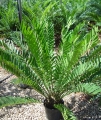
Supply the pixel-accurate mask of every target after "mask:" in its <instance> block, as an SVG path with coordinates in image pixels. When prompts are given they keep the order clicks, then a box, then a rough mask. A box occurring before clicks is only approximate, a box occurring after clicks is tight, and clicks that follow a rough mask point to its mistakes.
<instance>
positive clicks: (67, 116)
mask: <svg viewBox="0 0 101 120" xmlns="http://www.w3.org/2000/svg"><path fill="white" fill-rule="evenodd" d="M54 107H55V108H57V109H58V110H59V111H60V112H61V113H62V116H63V118H64V120H77V118H76V117H75V115H74V114H73V112H72V111H70V110H69V109H68V108H67V107H66V106H64V105H62V104H57V105H56V104H55V105H54Z"/></svg>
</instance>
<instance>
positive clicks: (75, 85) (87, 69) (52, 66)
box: [0, 4, 101, 120]
mask: <svg viewBox="0 0 101 120" xmlns="http://www.w3.org/2000/svg"><path fill="white" fill-rule="evenodd" d="M52 6H53V5H52V4H50V5H49V6H47V7H46V9H45V10H44V12H43V15H42V16H41V18H40V19H33V20H32V21H31V26H28V25H27V24H26V21H24V20H23V21H22V24H21V26H20V27H21V32H22V34H23V42H22V41H21V40H20V39H18V41H19V42H16V44H15V42H14V41H13V40H9V39H4V40H0V65H1V66H2V67H3V68H5V69H6V70H8V71H10V72H12V73H13V74H15V75H16V76H17V77H18V79H17V80H16V81H15V83H16V84H21V83H23V84H26V85H29V86H31V88H33V89H35V90H36V91H37V92H39V93H40V94H41V95H43V96H44V97H45V101H44V105H45V106H46V107H49V108H52V109H54V108H57V109H59V110H60V111H61V112H62V115H63V117H64V120H71V119H72V120H74V119H76V118H75V117H73V116H72V115H71V112H70V111H69V110H68V109H66V107H65V106H64V105H63V104H61V103H62V102H61V101H62V99H63V97H64V96H66V95H68V94H70V93H72V92H84V93H85V94H90V95H92V96H94V95H96V94H100V93H101V88H100V86H98V85H96V84H94V83H93V82H92V81H93V79H94V80H95V79H96V76H98V75H97V71H100V70H101V67H100V62H101V58H100V54H101V46H97V45H98V43H99V40H98V37H97V28H96V27H95V28H94V29H93V30H92V31H91V32H89V33H88V34H86V35H85V36H82V33H79V31H80V28H81V26H82V24H80V25H78V26H76V28H75V29H73V30H71V31H70V32H68V30H67V28H66V27H67V26H65V27H62V32H61V40H62V42H61V43H60V46H58V51H55V38H54V24H53V21H52V19H50V17H48V15H47V14H48V13H47V12H46V11H47V10H49V9H51V8H52ZM46 13H47V14H46ZM95 46H97V47H96V49H95V50H93V48H94V47H95ZM88 52H89V54H88V55H87V56H86V54H87V53H88ZM85 56H86V57H85ZM32 102H36V100H34V98H26V97H25V98H22V97H13V96H6V97H0V107H1V108H2V107H5V106H10V105H14V104H23V103H24V104H25V103H32Z"/></svg>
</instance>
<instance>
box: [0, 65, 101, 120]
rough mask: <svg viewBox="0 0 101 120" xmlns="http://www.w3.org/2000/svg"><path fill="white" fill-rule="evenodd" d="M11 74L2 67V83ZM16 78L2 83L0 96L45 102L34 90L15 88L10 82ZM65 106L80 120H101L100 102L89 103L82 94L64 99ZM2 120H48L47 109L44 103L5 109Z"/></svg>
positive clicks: (0, 84)
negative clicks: (30, 98) (26, 97)
mask: <svg viewBox="0 0 101 120" xmlns="http://www.w3.org/2000/svg"><path fill="white" fill-rule="evenodd" d="M9 75H10V73H8V72H6V71H5V70H4V69H2V68H1V67H0V81H1V80H2V79H4V78H6V77H7V76H9ZM13 78H16V76H14V75H13V76H11V77H10V78H8V79H6V80H5V81H3V82H2V83H0V96H5V95H13V96H22V97H23V96H30V97H34V98H38V99H41V100H42V101H43V100H44V97H43V96H41V95H40V94H38V93H37V92H36V91H34V90H32V89H28V88H27V89H21V88H19V87H18V86H14V85H12V84H11V83H10V81H11V80H12V79H13ZM64 102H65V105H66V106H68V107H69V108H70V109H71V110H72V111H73V112H74V114H75V115H76V116H77V117H78V120H101V106H100V107H99V106H98V101H97V100H96V101H93V102H89V101H88V99H86V97H85V96H84V94H82V93H77V94H75V93H72V94H70V95H68V96H66V97H65V98H64ZM0 120H48V119H47V118H46V113H45V109H44V106H43V104H42V103H35V104H28V105H17V106H13V107H6V108H5V107H4V108H2V109H0Z"/></svg>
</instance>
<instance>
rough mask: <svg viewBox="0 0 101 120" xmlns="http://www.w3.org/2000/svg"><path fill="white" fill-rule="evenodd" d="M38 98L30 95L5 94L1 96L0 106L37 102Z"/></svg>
mask: <svg viewBox="0 0 101 120" xmlns="http://www.w3.org/2000/svg"><path fill="white" fill-rule="evenodd" d="M37 102H39V101H38V100H35V99H33V98H29V97H25V98H22V97H12V96H4V97H0V108H3V107H7V106H14V105H19V104H29V103H37Z"/></svg>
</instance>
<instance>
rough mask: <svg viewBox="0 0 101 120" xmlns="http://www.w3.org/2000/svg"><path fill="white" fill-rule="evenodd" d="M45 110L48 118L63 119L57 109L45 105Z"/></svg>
mask: <svg viewBox="0 0 101 120" xmlns="http://www.w3.org/2000/svg"><path fill="white" fill-rule="evenodd" d="M45 111H46V115H47V118H48V120H63V117H62V114H61V112H60V111H59V110H57V109H50V108H47V107H46V106H45Z"/></svg>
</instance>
